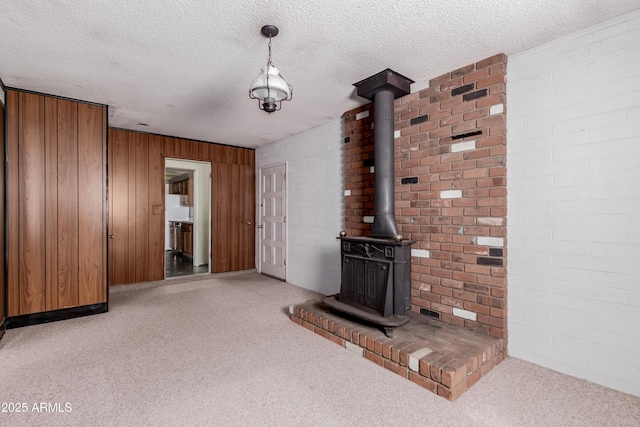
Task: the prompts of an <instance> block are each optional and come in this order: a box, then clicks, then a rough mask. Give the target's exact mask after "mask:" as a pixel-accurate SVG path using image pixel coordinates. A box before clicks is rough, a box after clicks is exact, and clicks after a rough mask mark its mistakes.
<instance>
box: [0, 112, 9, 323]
mask: <svg viewBox="0 0 640 427" xmlns="http://www.w3.org/2000/svg"><path fill="white" fill-rule="evenodd" d="M0 117H1V119H0V147H5V134H4V129H5V127H4V104H3V103H2V102H1V101H0ZM4 173H5V164H4V162H3V161H0V323H1V322H3V321H4V319H5V318H6V317H7V310H6V305H5V285H6V282H5V275H4V271H5V257H4V256H5V243H6V241H5V238H6V235H5V233H4V225H5V220H6V217H5V210H4V208H5V203H4V200H5V195H6V190H5V176H4Z"/></svg>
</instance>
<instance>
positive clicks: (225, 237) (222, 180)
mask: <svg viewBox="0 0 640 427" xmlns="http://www.w3.org/2000/svg"><path fill="white" fill-rule="evenodd" d="M230 176H231V173H230V166H229V165H228V164H225V163H222V164H220V165H218V179H217V183H216V186H215V189H216V192H217V193H218V206H217V210H218V215H217V220H218V223H217V224H216V228H217V233H216V234H217V235H218V236H219V239H218V241H217V242H216V246H217V248H216V249H217V250H216V252H217V256H218V269H219V271H229V270H230V269H231V250H230V240H231V238H232V235H231V232H230V231H231V230H230V228H229V227H230V225H231V209H230V206H231V195H232V193H231V180H230Z"/></svg>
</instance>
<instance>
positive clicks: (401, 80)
mask: <svg viewBox="0 0 640 427" xmlns="http://www.w3.org/2000/svg"><path fill="white" fill-rule="evenodd" d="M411 83H413V80H411V79H408V78H407V77H405V76H403V75H402V74H398V73H396V72H395V71H393V70H392V69H390V68H387V69H386V70H383V71H380V72H379V73H377V74H374V75H373V76H370V77H367V78H366V79H364V80H361V81H359V82H358V83H354V84H353V85H354V86H355V87H356V89H357V93H358V96H361V97H363V98H367V99H368V100H370V101H373V114H374V115H373V119H374V122H373V137H374V153H373V156H374V159H373V162H374V163H373V164H374V167H375V171H374V174H375V177H374V184H375V193H374V196H373V200H374V201H373V203H374V205H373V206H374V217H373V226H372V227H371V237H375V238H380V239H395V240H398V241H400V240H402V236H400V235H399V234H398V224H397V223H396V215H395V177H394V154H395V153H394V138H393V128H394V120H393V118H394V114H393V113H394V111H393V100H394V99H396V98H399V97H401V96H404V95H407V94H408V93H409V92H410V89H411Z"/></svg>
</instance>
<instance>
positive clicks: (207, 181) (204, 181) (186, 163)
mask: <svg viewBox="0 0 640 427" xmlns="http://www.w3.org/2000/svg"><path fill="white" fill-rule="evenodd" d="M167 162H169V163H170V165H171V164H172V165H174V166H176V167H179V168H180V169H184V170H189V171H192V172H193V173H194V180H195V182H194V191H198V188H201V186H202V185H205V186H206V187H207V189H206V190H207V191H206V194H207V197H206V198H205V199H204V200H202V201H200V200H198V202H197V203H194V210H195V209H196V205H197V206H198V207H199V206H200V205H201V204H204V205H206V207H207V215H206V224H207V254H206V256H205V257H204V258H205V259H206V260H207V262H208V264H207V266H208V267H207V268H208V270H207V272H208V273H211V252H212V249H211V246H212V245H213V242H212V241H211V233H212V230H211V228H212V227H211V226H212V224H211V211H212V209H213V207H212V205H211V192H212V190H213V189H212V185H213V183H212V181H211V174H212V170H213V165H212V163H211V161H206V160H194V159H188V158H182V157H176V156H166V155H165V156H163V181H162V183H163V185H162V190H163V200H162V204H163V206H164V209H163V210H162V220H163V221H162V223H163V225H164V227H166V226H167V217H166V209H167V206H166V204H165V201H166V195H167V192H166V191H167V189H166V171H167ZM194 164H195V165H194ZM198 164H200V165H208V173H209V176H208V177H207V176H204V175H203V174H202V173H204V171H201V170H198V167H197V165H198ZM170 167H172V166H170ZM196 175H197V178H196ZM194 200H195V198H194ZM198 222H202V221H201V220H199V221H198ZM199 228H200V226H198V227H197V228H196V224H194V240H195V238H196V237H195V236H196V233H195V232H196V231H198V236H200V230H199ZM164 230H166V228H163V231H164ZM163 234H164V233H163ZM194 244H195V243H194ZM194 251H195V250H194ZM193 255H194V257H195V253H194V254H193ZM162 262H163V264H164V263H165V257H162ZM163 270H164V279H165V280H166V279H167V266H166V265H164V268H163Z"/></svg>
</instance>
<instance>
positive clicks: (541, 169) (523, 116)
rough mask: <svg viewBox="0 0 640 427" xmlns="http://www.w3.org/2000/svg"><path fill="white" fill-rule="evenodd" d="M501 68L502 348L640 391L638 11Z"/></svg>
mask: <svg viewBox="0 0 640 427" xmlns="http://www.w3.org/2000/svg"><path fill="white" fill-rule="evenodd" d="M507 75H508V77H509V83H508V85H507V105H508V106H509V113H508V114H507V129H508V134H507V139H508V143H507V151H508V154H507V164H508V192H509V198H508V224H509V225H508V230H507V231H508V233H507V234H508V239H507V242H508V252H509V277H508V278H509V307H508V309H509V354H510V355H512V356H515V357H519V358H522V359H526V360H529V361H531V362H534V363H537V364H540V365H543V366H547V367H549V368H552V369H556V370H558V371H561V372H564V373H567V374H570V375H574V376H578V377H581V378H585V379H587V380H590V381H594V382H597V383H600V384H603V385H605V386H608V387H612V388H616V389H618V390H622V391H625V392H628V393H633V394H636V395H640V11H635V12H632V13H630V14H627V15H624V16H621V17H618V18H615V19H613V20H609V21H606V22H603V23H601V24H598V25H597V26H594V27H591V28H588V29H586V30H583V31H580V32H578V33H574V34H572V35H570V36H567V37H564V38H561V39H558V40H555V41H553V42H551V43H547V44H545V45H541V46H538V47H536V48H534V49H531V50H528V51H525V52H522V53H519V54H517V55H514V56H512V57H509V64H508V69H507Z"/></svg>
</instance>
